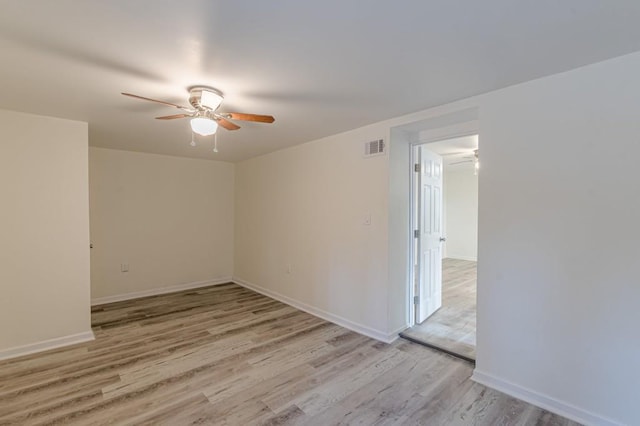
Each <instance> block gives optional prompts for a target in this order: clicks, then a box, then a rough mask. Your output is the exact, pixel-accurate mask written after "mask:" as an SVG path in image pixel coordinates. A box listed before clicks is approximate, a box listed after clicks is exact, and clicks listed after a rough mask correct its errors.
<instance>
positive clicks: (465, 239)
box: [401, 134, 480, 361]
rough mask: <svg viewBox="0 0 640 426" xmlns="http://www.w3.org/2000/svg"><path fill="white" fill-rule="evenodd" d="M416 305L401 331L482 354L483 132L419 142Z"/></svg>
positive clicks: (469, 355)
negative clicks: (479, 300)
mask: <svg viewBox="0 0 640 426" xmlns="http://www.w3.org/2000/svg"><path fill="white" fill-rule="evenodd" d="M412 154H413V159H414V161H413V163H414V167H415V169H414V172H415V173H414V176H413V182H412V203H411V204H412V206H411V207H412V216H413V218H412V224H413V237H414V241H413V245H412V251H413V257H412V258H413V262H412V264H413V271H412V272H413V280H412V281H413V288H412V291H410V297H411V300H410V302H411V303H412V304H413V307H414V309H413V314H412V315H411V319H410V325H411V327H410V328H409V329H407V330H405V331H404V332H403V333H402V334H401V336H402V337H405V338H407V339H410V340H413V341H416V342H418V343H422V344H425V345H427V346H431V347H434V348H436V349H440V350H443V351H445V352H447V353H450V354H452V355H455V356H458V357H461V358H464V359H467V360H469V361H475V347H476V291H477V246H478V173H479V168H480V155H479V147H478V135H477V134H473V135H468V136H462V137H455V138H450V139H445V140H439V141H436V142H430V143H423V144H420V145H415V146H414V147H413V153H412Z"/></svg>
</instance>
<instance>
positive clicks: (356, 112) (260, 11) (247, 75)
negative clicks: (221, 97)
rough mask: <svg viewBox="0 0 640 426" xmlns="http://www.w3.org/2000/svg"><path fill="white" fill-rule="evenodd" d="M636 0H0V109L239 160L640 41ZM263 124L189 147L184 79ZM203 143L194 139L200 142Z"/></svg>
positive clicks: (110, 142)
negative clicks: (212, 90) (269, 119)
mask: <svg viewBox="0 0 640 426" xmlns="http://www.w3.org/2000/svg"><path fill="white" fill-rule="evenodd" d="M639 20H640V2H639V1H637V0H616V1H609V0H563V1H558V0H538V1H531V2H516V1H513V0H485V1H477V0H438V1H434V0H432V1H424V0H414V1H411V0H406V1H396V2H391V1H388V0H372V1H367V2H364V1H361V2H357V1H337V0H325V1H317V2H309V1H300V0H288V1H279V0H273V1H264V0H242V1H212V0H190V1H189V0H183V1H175V0H136V1H132V0H109V1H104V0H56V1H50V0H0V52H2V65H1V66H0V108H6V109H12V110H17V111H25V112H31V113H36V114H43V115H49V116H55V117H62V118H69V119H75V120H82V121H87V122H89V132H90V139H89V141H90V144H91V145H94V146H102V147H111V148H117V149H126V150H132V151H143V152H156V153H161V154H169V155H180V156H188V157H200V158H209V159H218V160H225V161H239V160H242V159H245V158H249V157H251V156H255V155H259V154H262V153H267V152H270V151H275V150H278V149H282V148H285V147H287V146H291V145H295V144H299V143H303V142H307V141H310V140H313V139H317V138H320V137H323V136H328V135H331V134H335V133H339V132H342V131H345V130H348V129H352V128H356V127H359V126H362V125H366V124H369V123H373V122H376V121H380V120H383V119H387V118H391V117H395V116H399V115H402V114H406V113H410V112H414V111H418V110H422V109H425V108H428V107H432V106H435V105H440V104H443V103H446V102H449V101H453V100H456V99H461V98H465V97H468V96H472V95H475V94H479V93H484V92H487V91H491V90H494V89H497V88H501V87H505V86H508V85H511V84H514V83H518V82H523V81H527V80H531V79H533V78H537V77H540V76H544V75H549V74H554V73H557V72H560V71H564V70H568V69H571V68H575V67H578V66H581V65H585V64H589V63H593V62H597V61H600V60H604V59H607V58H610V57H615V56H619V55H622V54H625V53H630V52H633V51H637V50H640V25H638V24H637V23H638V22H639ZM195 84H204V85H210V86H214V87H216V88H218V89H220V90H221V91H222V92H224V94H225V97H226V100H225V103H224V104H223V107H222V108H221V110H223V111H240V112H251V113H263V114H272V115H274V116H275V117H276V122H275V124H273V125H267V124H256V123H242V122H239V123H238V124H241V125H242V127H243V128H242V129H241V130H238V131H236V132H228V131H224V130H220V132H219V135H220V137H219V149H220V152H219V153H218V154H214V153H212V152H211V151H210V143H211V142H210V139H211V138H209V139H208V140H209V141H208V142H207V144H206V146H204V145H203V144H202V143H201V144H200V146H198V147H197V148H191V147H190V146H189V144H188V143H189V141H190V131H189V123H188V121H187V120H174V121H171V122H164V121H158V120H154V119H153V117H155V116H158V115H166V114H173V113H177V112H179V111H177V110H175V109H172V108H168V107H164V106H162V105H156V104H152V103H145V102H143V101H136V100H133V99H129V98H126V97H124V96H122V95H120V92H133V93H136V94H139V95H142V96H146V97H151V98H157V99H163V100H167V101H170V102H174V103H179V104H187V91H186V88H187V87H188V86H191V85H195ZM203 141H204V139H203Z"/></svg>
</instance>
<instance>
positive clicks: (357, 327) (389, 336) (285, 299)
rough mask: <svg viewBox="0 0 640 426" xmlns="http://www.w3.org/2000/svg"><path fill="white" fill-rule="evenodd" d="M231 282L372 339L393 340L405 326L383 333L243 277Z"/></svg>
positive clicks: (388, 341) (385, 341) (234, 278)
mask: <svg viewBox="0 0 640 426" xmlns="http://www.w3.org/2000/svg"><path fill="white" fill-rule="evenodd" d="M233 282H234V283H236V284H238V285H241V286H242V287H245V288H248V289H249V290H253V291H255V292H257V293H260V294H263V295H265V296H268V297H270V298H272V299H275V300H278V301H280V302H282V303H286V304H287V305H289V306H293V307H294V308H296V309H300V310H301V311H304V312H307V313H309V314H311V315H315V316H317V317H319V318H322V319H323V320H325V321H329V322H332V323H334V324H337V325H339V326H341V327H344V328H348V329H349V330H352V331H355V332H356V333H360V334H363V335H365V336H367V337H371V338H372V339H376V340H379V341H381V342H384V343H392V342H394V341H395V340H396V339H397V338H398V337H399V336H398V334H399V333H400V332H401V331H403V330H404V329H406V328H407V327H406V326H403V327H401V328H399V329H398V330H396V331H394V332H392V333H385V332H383V331H380V330H376V329H373V328H371V327H367V326H366V325H362V324H359V323H357V322H353V321H351V320H348V319H346V318H343V317H341V316H339V315H335V314H332V313H331V312H327V311H325V310H323V309H319V308H316V307H314V306H311V305H308V304H306V303H304V302H301V301H299V300H296V299H292V298H291V297H289V296H285V295H283V294H280V293H278V292H275V291H273V290H269V289H267V288H264V287H261V286H259V285H257V284H253V283H250V282H248V281H245V280H243V279H240V278H237V277H233Z"/></svg>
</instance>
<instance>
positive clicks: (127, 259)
mask: <svg viewBox="0 0 640 426" xmlns="http://www.w3.org/2000/svg"><path fill="white" fill-rule="evenodd" d="M89 172H90V188H91V191H90V207H91V241H92V243H93V247H94V248H93V249H91V293H92V298H93V299H94V301H96V299H97V301H105V300H107V301H108V300H112V299H113V298H114V297H117V296H123V295H127V294H131V293H134V294H135V293H141V292H152V291H157V290H158V289H161V288H165V287H171V286H177V285H183V284H189V283H197V282H201V281H211V280H213V281H216V282H217V281H220V280H222V281H224V280H229V279H230V278H231V276H232V274H233V223H234V165H233V164H231V163H224V162H219V161H208V160H195V159H188V158H179V157H168V156H163V155H156V154H143V153H136V152H128V151H118V150H111V149H104V148H93V147H92V148H90V155H89ZM123 263H125V264H128V265H129V272H125V273H123V272H121V264H123ZM105 298H107V299H105ZM109 298H111V299H109Z"/></svg>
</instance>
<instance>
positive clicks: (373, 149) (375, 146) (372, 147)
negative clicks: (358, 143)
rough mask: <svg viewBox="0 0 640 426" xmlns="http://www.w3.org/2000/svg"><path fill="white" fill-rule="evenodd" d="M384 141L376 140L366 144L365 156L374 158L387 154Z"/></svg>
mask: <svg viewBox="0 0 640 426" xmlns="http://www.w3.org/2000/svg"><path fill="white" fill-rule="evenodd" d="M385 148H386V147H385V144H384V139H376V140H374V141H369V142H366V143H365V144H364V156H365V157H372V156H374V155H381V154H384V152H385Z"/></svg>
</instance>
